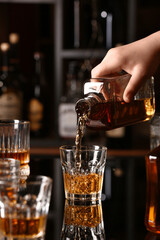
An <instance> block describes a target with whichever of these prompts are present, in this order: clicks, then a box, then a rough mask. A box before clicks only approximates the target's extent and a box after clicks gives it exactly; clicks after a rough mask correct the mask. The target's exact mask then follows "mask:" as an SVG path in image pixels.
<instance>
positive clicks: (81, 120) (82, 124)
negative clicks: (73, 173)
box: [75, 114, 88, 171]
mask: <svg viewBox="0 0 160 240" xmlns="http://www.w3.org/2000/svg"><path fill="white" fill-rule="evenodd" d="M87 119H88V116H87V114H83V115H82V116H78V124H77V133H76V139H75V145H76V152H75V167H76V169H77V170H78V171H80V168H81V153H80V151H81V144H82V138H83V136H84V132H85V128H86V121H87Z"/></svg>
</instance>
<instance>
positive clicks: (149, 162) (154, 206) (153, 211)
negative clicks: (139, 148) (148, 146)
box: [145, 146, 160, 234]
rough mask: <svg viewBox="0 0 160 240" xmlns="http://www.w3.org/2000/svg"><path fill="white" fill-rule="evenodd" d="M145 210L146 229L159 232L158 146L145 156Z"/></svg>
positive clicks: (159, 148)
mask: <svg viewBox="0 0 160 240" xmlns="http://www.w3.org/2000/svg"><path fill="white" fill-rule="evenodd" d="M145 159H146V179H147V194H146V212H145V225H146V228H147V230H148V231H150V232H154V233H158V234H159V233H160V201H159V199H160V146H158V147H156V148H154V149H153V150H151V151H150V152H149V153H148V154H147V155H146V156H145Z"/></svg>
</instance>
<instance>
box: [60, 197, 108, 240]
mask: <svg viewBox="0 0 160 240" xmlns="http://www.w3.org/2000/svg"><path fill="white" fill-rule="evenodd" d="M71 228H72V231H70V229H71ZM77 237H78V239H93V238H95V239H105V232H104V224H103V214H102V206H101V202H99V203H97V204H91V205H89V204H88V205H87V204H83V203H82V202H77V203H75V202H70V201H68V200H66V201H65V208H64V217H63V226H62V231H61V240H63V239H75V238H76V239H77Z"/></svg>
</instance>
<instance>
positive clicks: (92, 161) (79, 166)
mask: <svg viewBox="0 0 160 240" xmlns="http://www.w3.org/2000/svg"><path fill="white" fill-rule="evenodd" d="M106 155H107V148H106V147H100V146H82V147H81V148H80V149H77V148H76V146H62V147H60V158H61V164H62V170H63V179H64V190H65V197H66V199H72V200H87V201H95V200H100V199H101V195H102V185H103V176H104V168H105V163H106Z"/></svg>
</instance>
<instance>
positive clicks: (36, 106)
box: [28, 98, 44, 131]
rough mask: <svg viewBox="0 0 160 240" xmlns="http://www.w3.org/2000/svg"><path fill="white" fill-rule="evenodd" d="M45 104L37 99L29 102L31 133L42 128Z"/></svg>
mask: <svg viewBox="0 0 160 240" xmlns="http://www.w3.org/2000/svg"><path fill="white" fill-rule="evenodd" d="M43 111H44V106H43V104H42V103H41V102H40V101H39V100H38V99H36V98H33V99H31V100H30V102H29V106H28V119H29V121H30V129H31V131H38V130H40V129H41V128H42V120H43Z"/></svg>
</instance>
